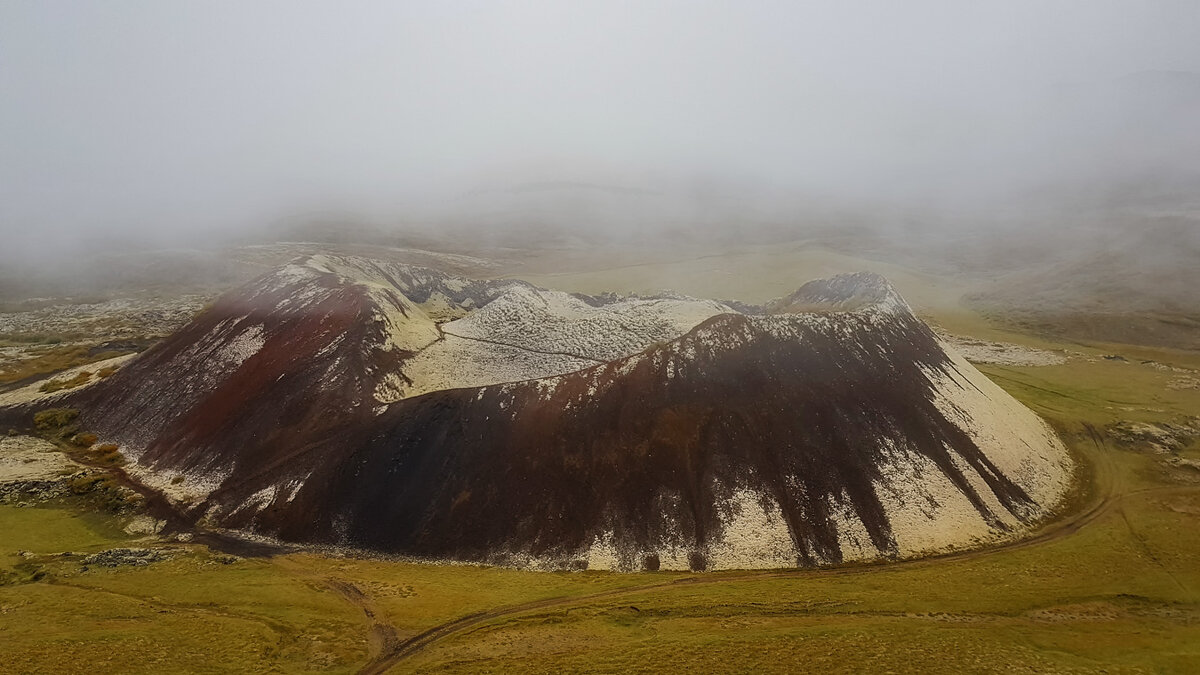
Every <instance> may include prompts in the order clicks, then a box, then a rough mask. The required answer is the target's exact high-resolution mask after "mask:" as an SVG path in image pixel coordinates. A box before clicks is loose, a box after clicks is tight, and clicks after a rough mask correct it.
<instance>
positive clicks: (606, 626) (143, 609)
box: [0, 272, 1200, 673]
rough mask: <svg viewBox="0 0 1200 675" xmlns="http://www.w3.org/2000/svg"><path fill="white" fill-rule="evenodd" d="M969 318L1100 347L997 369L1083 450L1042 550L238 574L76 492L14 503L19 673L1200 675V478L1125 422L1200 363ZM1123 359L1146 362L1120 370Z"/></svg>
mask: <svg viewBox="0 0 1200 675" xmlns="http://www.w3.org/2000/svg"><path fill="white" fill-rule="evenodd" d="M697 274H699V272H697ZM539 281H544V280H539ZM545 283H546V284H547V285H553V284H550V283H549V282H545ZM596 283H599V281H597V282H596ZM748 283H749V282H748ZM787 285H788V286H795V285H796V284H795V283H793V281H791V280H789V281H788V282H787ZM579 289H580V290H586V286H585V285H584V284H583V283H582V282H581V283H580V285H579ZM685 290H690V289H685ZM930 292H932V291H930ZM697 294H700V293H697ZM770 294H778V293H774V291H771V292H770V293H767V294H766V295H770ZM715 295H717V296H718V297H720V296H721V294H715ZM749 299H756V298H749ZM757 299H761V298H757ZM954 316H955V317H957V318H952V319H950V321H952V322H957V323H956V325H957V326H958V328H959V329H960V330H961V329H964V328H965V329H968V331H965V332H969V333H970V334H982V335H984V336H985V337H995V336H1003V337H1006V338H1010V339H1015V340H1019V341H1023V342H1025V343H1027V344H1030V345H1033V346H1059V347H1068V348H1070V349H1072V350H1076V351H1078V352H1080V353H1081V356H1078V357H1076V358H1073V359H1072V360H1070V361H1068V362H1067V363H1066V364H1063V365H1059V366H1043V367H1001V366H981V370H983V371H984V372H985V373H986V374H987V375H989V376H990V377H992V378H993V379H995V380H996V381H997V382H998V383H999V384H1000V385H1001V386H1002V387H1004V388H1005V389H1006V390H1008V391H1009V392H1010V393H1012V394H1013V395H1014V396H1016V397H1017V398H1018V399H1020V400H1021V401H1023V402H1024V403H1026V404H1027V405H1029V406H1030V407H1031V408H1033V409H1034V410H1036V411H1037V412H1039V413H1040V414H1042V415H1043V416H1045V417H1046V418H1047V419H1048V420H1049V421H1050V422H1051V423H1052V424H1054V425H1055V427H1056V428H1058V429H1059V430H1060V432H1061V433H1062V435H1063V437H1064V439H1065V440H1066V441H1067V442H1068V444H1069V446H1070V447H1071V449H1072V451H1073V452H1074V453H1075V454H1076V455H1077V456H1078V457H1079V459H1080V466H1081V470H1080V474H1079V478H1080V481H1079V487H1078V489H1077V491H1076V492H1075V494H1073V495H1072V497H1071V499H1070V500H1069V502H1068V503H1067V504H1065V505H1064V507H1063V509H1062V513H1061V515H1060V517H1059V518H1058V519H1056V520H1055V522H1052V523H1050V524H1048V525H1047V526H1046V529H1045V530H1044V531H1043V532H1041V533H1038V534H1036V535H1035V536H1033V537H1032V538H1031V539H1029V540H1027V541H1024V542H1018V543H1012V544H1006V545H1003V546H1000V547H997V548H995V549H991V550H981V551H973V552H966V553H957V554H953V555H949V556H946V557H942V558H933V559H926V560H916V561H906V562H900V563H892V564H881V565H859V566H849V567H844V568H836V569H827V570H810V571H795V572H786V571H784V572H781V571H772V572H722V573H710V574H685V573H666V572H664V573H642V574H612V573H602V572H576V573H537V572H523V571H516V570H508V569H493V568H483V567H474V566H451V565H424V564H414V563H408V562H396V561H388V560H378V559H356V558H342V557H332V556H325V555H318V554H292V555H286V556H278V557H275V558H263V559H242V560H237V561H235V562H232V563H228V562H227V561H225V560H223V559H222V557H221V556H220V555H218V554H215V553H213V552H210V551H208V550H207V549H205V548H203V547H201V546H196V545H187V544H176V543H167V542H157V541H151V542H150V543H146V542H145V541H141V542H139V541H137V540H135V539H134V538H133V537H131V536H130V535H126V534H124V533H123V532H122V531H121V530H120V528H119V527H118V526H117V524H116V523H114V522H113V521H112V520H111V519H109V518H106V517H104V516H100V515H96V514H90V513H86V512H83V511H81V509H80V507H79V506H78V505H76V504H75V503H73V502H62V503H55V504H46V505H42V506H37V507H31V508H16V507H14V506H0V671H2V672H18V673H20V672H68V673H74V672H79V673H83V672H87V673H164V672H307V671H318V672H357V671H359V670H362V669H364V668H367V669H368V670H369V671H370V672H381V671H384V670H387V669H389V668H390V669H392V671H394V672H438V673H442V672H464V673H466V672H472V673H473V672H534V673H539V672H545V673H557V672H564V671H575V672H647V673H650V672H655V673H657V672H681V671H683V672H686V671H691V672H804V671H817V672H880V673H882V672H921V673H962V672H1036V673H1044V672H1063V673H1073V672H1110V673H1143V672H1144V673H1158V672H1167V673H1195V672H1200V471H1197V470H1195V469H1192V468H1190V467H1187V466H1175V465H1172V464H1171V463H1169V462H1167V461H1166V459H1167V458H1166V457H1164V456H1162V455H1159V454H1155V453H1152V452H1148V451H1146V450H1144V449H1141V448H1137V447H1129V446H1127V445H1123V444H1121V443H1118V442H1116V440H1115V438H1114V437H1112V435H1111V434H1109V433H1106V429H1107V428H1108V427H1109V426H1110V425H1112V424H1114V423H1116V422H1120V421H1146V422H1164V421H1171V420H1175V419H1178V418H1180V417H1181V416H1186V415H1197V414H1200V391H1198V390H1194V389H1193V390H1187V389H1184V390H1176V389H1170V388H1168V386H1167V385H1168V383H1169V381H1170V378H1171V373H1170V372H1168V371H1163V370H1161V369H1156V368H1154V367H1152V366H1151V365H1147V364H1143V363H1141V362H1140V361H1142V360H1148V359H1153V360H1155V361H1157V362H1160V363H1165V364H1172V365H1177V366H1180V367H1188V368H1197V367H1200V356H1197V355H1195V354H1189V353H1182V352H1170V351H1166V350H1150V349H1135V348H1131V347H1127V346H1119V345H1077V344H1072V345H1053V344H1047V342H1046V339H1045V338H1038V337H1031V336H1021V335H1019V334H1013V333H1011V332H1008V331H1003V330H1001V329H998V328H995V327H984V325H983V324H981V323H979V322H978V319H973V318H970V317H968V316H967V315H962V316H959V315H954ZM935 318H937V317H936V316H935ZM972 326H974V327H977V328H981V327H982V328H986V330H984V329H982V328H981V329H980V330H975V331H969V329H971V328H972ZM1112 353H1120V354H1122V355H1123V356H1125V357H1126V358H1127V359H1128V361H1124V362H1122V361H1109V360H1105V359H1102V358H1100V356H1102V355H1104V354H1112ZM1189 452H1190V451H1189ZM1197 454H1200V453H1197ZM131 545H133V546H158V547H165V548H171V549H174V551H175V552H174V554H173V557H172V558H171V559H170V560H167V561H164V562H158V563H153V564H150V565H148V566H145V567H121V568H115V569H109V568H100V567H94V566H93V567H90V568H89V569H87V570H86V571H85V570H83V569H81V568H82V564H81V558H82V554H86V553H91V552H96V551H100V550H104V549H107V548H112V547H117V546H131ZM18 551H25V552H26V554H24V555H18V553H17V552H18ZM63 552H70V553H71V554H72V555H66V556H64V555H62V554H63ZM538 601H541V602H538ZM457 619H463V621H461V622H460V623H458V624H456V625H453V626H448V627H446V628H444V629H442V630H439V631H436V632H435V633H434V634H432V635H430V636H427V637H426V638H423V639H421V640H418V641H417V642H415V643H414V644H413V645H412V646H410V647H409V648H407V649H399V647H400V646H401V645H403V643H404V641H405V640H408V639H409V638H414V637H417V636H419V635H421V634H422V633H423V632H425V631H427V630H430V629H434V628H437V627H438V626H441V625H443V624H447V623H448V622H452V621H455V620H457ZM389 655H390V658H387V657H389ZM389 672H390V671H389Z"/></svg>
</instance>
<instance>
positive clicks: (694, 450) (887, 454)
mask: <svg viewBox="0 0 1200 675" xmlns="http://www.w3.org/2000/svg"><path fill="white" fill-rule="evenodd" d="M737 307H738V309H734V308H733V307H731V306H729V305H727V304H724V303H721V302H716V301H712V300H701V299H695V298H690V297H685V296H681V295H672V294H664V295H657V296H654V297H637V296H628V297H618V296H610V295H606V296H603V297H590V296H585V295H579V294H568V293H563V292H558V291H551V290H546V289H542V288H537V287H535V286H532V285H530V284H527V283H525V282H521V281H516V280H479V279H468V278H464V277H458V276H452V275H449V274H445V273H442V272H439V271H436V270H432V269H427V268H421V267H416V266H411V265H403V264H397V263H388V262H381V261H374V260H369V259H365V258H359V257H351V256H333V255H313V256H308V257H305V258H303V259H300V260H297V261H296V262H294V263H292V264H289V265H287V266H284V267H282V268H280V269H277V270H274V271H272V272H270V273H268V274H266V275H264V276H262V277H260V278H258V279H256V280H255V281H253V282H251V283H249V284H247V285H245V286H243V287H241V288H239V289H236V290H234V291H232V292H229V293H227V294H225V295H224V296H222V297H221V298H220V299H219V300H218V301H217V302H216V303H214V304H213V305H212V306H211V307H209V308H208V309H207V310H206V311H204V312H203V313H201V314H200V315H198V316H197V317H196V318H195V319H194V320H192V321H191V323H189V324H188V325H187V326H185V327H184V328H183V329H181V330H179V331H178V332H176V333H175V334H173V335H171V336H170V337H168V338H167V339H165V340H163V341H162V342H160V343H158V344H157V345H155V346H154V347H153V348H151V349H149V350H148V351H146V352H144V353H143V354H141V355H139V356H137V357H136V358H134V359H133V360H131V361H130V362H128V363H127V364H125V365H124V366H123V367H121V368H120V370H118V371H117V372H116V373H115V374H113V375H112V376H110V377H108V378H107V379H104V380H103V381H101V382H99V383H96V384H94V385H90V386H87V387H86V388H82V389H79V390H73V391H70V392H66V393H61V394H56V395H54V396H50V397H43V398H42V399H41V400H39V401H38V402H37V404H36V405H37V406H38V407H49V406H51V405H53V406H59V407H63V406H68V407H73V408H78V409H79V410H80V411H81V416H80V420H81V423H82V425H83V426H85V427H86V428H87V429H90V430H94V431H95V432H96V433H97V434H99V435H100V437H101V438H103V439H105V440H106V441H112V442H116V443H119V444H120V446H121V448H122V451H123V452H124V453H125V454H126V456H128V457H130V458H131V459H132V460H133V463H132V464H131V465H130V467H128V468H129V470H130V471H131V472H132V473H135V474H136V475H138V476H140V477H141V479H142V480H143V481H145V482H146V483H147V484H149V485H152V486H155V487H156V488H157V489H159V490H161V491H162V492H163V493H165V494H166V495H167V496H169V497H170V498H171V499H173V500H175V501H176V503H178V504H179V505H180V506H181V508H185V509H186V510H187V512H188V514H189V516H190V517H191V518H193V519H195V520H196V521H202V522H203V523H205V524H206V525H207V526H212V527H219V528H227V529H230V530H237V531H242V532H248V533H255V534H257V535H262V536H269V537H274V538H278V539H281V540H284V541H289V542H297V543H303V544H312V545H326V546H339V547H348V548H356V549H366V550H370V551H376V552H384V553H391V554H402V555H408V556H416V557H420V558H423V559H433V560H453V561H465V562H478V563H488V564H503V565H516V566H522V567H530V568H537V569H580V568H588V569H614V570H642V569H649V570H655V569H692V570H706V569H707V570H713V569H730V568H769V567H796V566H817V565H824V564H837V563H843V562H847V561H852V560H869V559H876V558H889V557H893V558H894V557H907V556H913V555H919V554H923V553H929V552H933V551H940V550H946V549H948V548H960V547H966V546H972V545H978V544H980V543H982V542H986V541H990V540H996V539H999V538H1004V537H1010V536H1015V535H1017V534H1019V533H1020V532H1022V531H1023V530H1025V529H1027V528H1028V527H1029V526H1031V525H1032V524H1034V523H1036V522H1037V521H1039V520H1040V519H1042V518H1044V517H1045V516H1046V514H1047V513H1048V512H1049V511H1050V510H1051V509H1053V508H1054V506H1055V505H1056V504H1057V503H1058V502H1059V501H1060V499H1061V498H1062V496H1063V494H1064V492H1065V491H1066V489H1067V487H1068V485H1069V482H1070V478H1071V472H1072V465H1071V463H1070V460H1069V458H1068V455H1067V452H1066V450H1065V448H1064V446H1063V445H1062V443H1061V442H1060V441H1059V439H1058V438H1057V437H1056V436H1055V434H1054V433H1053V432H1052V431H1051V429H1050V428H1049V427H1048V426H1047V425H1046V424H1045V423H1044V422H1043V421H1042V420H1041V419H1040V418H1039V417H1037V416H1036V415H1035V414H1034V413H1033V412H1031V411H1030V410H1028V409H1026V408H1024V407H1023V406H1021V405H1020V404H1019V403H1017V402H1016V401H1015V400H1014V399H1013V398H1011V397H1010V396H1009V395H1008V394H1006V393H1005V392H1004V391H1003V390H1001V389H1000V388H999V387H997V386H996V385H995V384H993V383H992V382H991V381H990V380H988V379H987V378H986V377H985V376H983V375H982V374H981V373H979V372H978V371H977V370H976V369H975V368H974V367H973V366H971V365H970V364H969V363H967V362H966V361H965V360H964V359H963V358H962V357H961V356H959V355H958V354H956V353H955V352H954V350H953V349H951V348H950V347H949V346H947V345H946V344H944V343H942V342H941V341H939V339H938V338H937V336H936V335H935V334H934V333H933V332H932V331H931V330H930V329H929V327H928V326H926V325H925V324H924V323H923V322H922V321H921V320H920V319H918V318H917V317H916V316H915V315H914V313H913V312H912V310H911V309H910V308H909V306H908V305H907V304H906V303H905V302H904V300H903V299H902V298H901V297H900V295H899V294H898V293H897V292H896V291H895V289H894V288H893V287H892V286H891V285H889V283H888V282H887V281H886V280H885V279H883V278H882V277H880V276H877V275H874V274H867V273H859V274H851V275H842V276H837V277H833V278H831V279H824V280H817V281H811V282H808V283H806V284H804V285H803V286H801V287H800V288H799V289H798V290H797V291H796V292H795V293H793V294H792V295H790V296H787V297H784V298H780V299H778V300H775V301H772V302H770V303H767V304H765V305H763V306H761V307H747V306H744V305H741V304H739V305H737Z"/></svg>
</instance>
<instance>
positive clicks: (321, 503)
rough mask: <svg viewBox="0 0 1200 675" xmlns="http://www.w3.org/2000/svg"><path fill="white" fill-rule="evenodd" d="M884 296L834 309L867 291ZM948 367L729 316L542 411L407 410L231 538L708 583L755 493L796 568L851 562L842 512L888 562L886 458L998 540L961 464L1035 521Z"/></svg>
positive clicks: (871, 337) (418, 405)
mask: <svg viewBox="0 0 1200 675" xmlns="http://www.w3.org/2000/svg"><path fill="white" fill-rule="evenodd" d="M852 281H853V280H852ZM878 281H880V280H878V279H877V278H875V277H860V278H859V279H858V280H857V282H855V283H851V284H849V285H848V286H846V288H844V289H843V290H842V291H841V292H842V293H843V294H845V292H846V291H847V290H854V289H857V290H859V291H862V290H864V286H863V284H866V287H865V290H866V291H867V292H869V293H874V292H876V290H877V289H875V288H874V284H876V283H877V282H878ZM838 283H844V280H842V281H841V282H838ZM807 290H808V291H809V293H807V296H808V297H805V295H806V294H805V293H801V295H800V296H799V298H800V299H804V300H805V301H811V302H818V301H819V300H820V297H822V296H826V297H827V296H829V295H830V294H831V293H832V294H837V293H838V292H839V291H838V289H837V288H836V287H831V286H829V285H828V284H826V285H816V286H810V287H807ZM781 327H782V328H781ZM781 333H786V336H784V335H781ZM847 335H852V336H853V338H852V339H847ZM950 367H953V366H952V365H951V364H950V363H949V362H948V361H947V360H946V358H945V355H944V353H943V352H942V350H941V347H940V345H939V344H938V343H937V341H936V339H935V338H934V336H933V335H932V334H931V333H930V331H929V330H928V329H927V328H926V327H925V326H924V325H923V324H922V323H920V322H919V321H918V320H916V319H915V318H914V317H913V316H912V315H911V314H909V313H908V312H907V309H906V308H902V309H897V310H896V311H895V312H894V313H889V314H887V315H886V316H883V317H871V316H862V315H858V314H852V313H835V314H831V315H829V316H827V317H822V319H821V320H815V321H814V320H811V317H782V316H779V317H763V318H752V317H746V316H742V315H723V316H719V317H715V318H713V319H711V320H710V321H708V322H706V323H705V324H703V325H702V326H700V327H698V328H697V329H695V330H694V331H692V332H691V333H689V334H688V335H687V336H685V337H683V338H681V339H680V340H677V341H675V342H672V343H669V344H667V345H665V346H663V347H660V348H658V349H656V350H651V351H648V352H646V353H643V354H640V355H638V356H635V357H632V358H630V359H624V360H621V361H618V362H614V363H611V364H607V365H604V366H598V367H596V368H592V369H589V370H586V371H581V372H579V373H573V374H570V375H566V376H562V377H559V378H552V379H551V381H552V383H553V384H554V387H553V390H552V391H551V392H550V393H548V394H547V393H545V391H546V388H547V387H546V386H545V383H541V385H540V386H539V383H537V382H532V383H523V384H516V385H507V386H494V387H484V388H473V389H459V390H451V391H441V392H435V393H431V394H427V395H424V396H421V397H418V398H415V399H410V400H405V401H401V402H399V403H397V404H394V405H392V406H391V407H390V408H389V409H388V410H387V411H386V412H385V413H384V414H383V415H381V416H379V417H378V418H375V419H373V420H371V421H370V423H369V424H364V425H361V426H359V427H358V428H356V429H354V430H352V432H350V433H342V432H338V433H337V434H333V435H329V436H327V437H325V438H323V439H320V440H318V441H316V442H314V443H313V444H312V445H311V446H310V449H311V453H310V454H309V455H308V456H309V457H311V458H312V459H311V461H312V466H313V467H314V473H313V475H312V476H311V478H309V479H308V480H307V482H305V483H304V485H303V486H302V487H300V488H299V490H298V491H297V492H296V493H295V494H294V496H293V495H290V494H286V495H285V494H283V492H280V493H279V496H277V497H276V499H275V500H274V501H273V502H272V503H271V504H270V505H269V506H268V507H267V508H265V509H264V510H262V511H261V512H259V513H257V514H254V513H253V512H252V511H243V512H241V514H240V515H237V514H235V515H233V516H231V517H230V518H229V519H228V521H227V523H228V524H229V525H232V526H249V525H253V526H254V527H255V528H257V529H259V530H262V531H266V532H271V533H275V534H278V535H279V536H281V537H282V538H284V539H288V540H294V541H309V542H320V543H331V544H348V545H352V546H358V547H363V548H370V549H376V550H383V551H392V552H402V553H409V554H415V555H421V556H435V557H453V558H458V559H467V560H504V559H506V557H505V556H506V555H507V554H528V555H531V556H534V557H537V558H546V559H569V558H570V557H571V556H572V555H575V554H577V553H578V552H579V551H580V550H581V549H585V548H587V546H588V544H589V543H590V542H591V541H593V540H594V539H595V538H596V537H598V536H602V535H603V534H604V533H606V532H612V533H613V539H614V540H615V541H618V542H620V546H622V547H624V548H625V549H626V550H627V551H629V552H636V551H654V550H659V549H661V548H663V547H664V546H670V545H676V546H683V547H686V548H688V549H691V550H693V551H694V552H695V553H694V555H693V565H694V566H696V567H703V566H704V560H703V557H704V556H703V551H704V550H705V548H706V546H707V545H708V544H709V543H710V542H713V541H715V540H716V539H717V538H719V536H720V535H721V530H722V527H723V523H724V522H725V518H724V517H723V515H724V514H722V513H721V512H720V509H719V507H718V505H719V504H720V503H722V501H723V500H727V499H728V498H729V497H730V491H731V489H732V487H733V486H751V487H753V488H755V489H757V490H760V491H761V492H762V493H764V494H766V495H769V496H770V497H771V498H773V500H774V501H776V502H777V503H778V504H779V505H780V507H781V509H782V511H783V514H784V517H785V519H786V520H787V524H788V526H789V529H790V531H791V533H792V536H793V539H794V541H795V543H796V545H797V550H798V551H800V552H801V554H800V558H801V559H800V560H798V561H797V562H798V563H799V564H812V563H815V562H819V561H840V560H841V556H842V553H841V550H840V548H839V545H838V535H837V531H836V528H835V525H834V523H833V522H832V519H831V514H830V513H829V501H830V498H831V497H832V498H836V497H838V496H840V495H843V494H846V495H848V496H849V499H850V501H851V503H852V505H853V509H854V511H855V512H856V514H857V515H858V516H859V518H861V520H862V521H863V523H864V524H865V525H866V527H867V530H868V532H869V535H870V538H871V542H872V543H873V544H874V546H875V547H876V548H877V549H879V550H880V551H882V552H888V551H894V550H895V542H894V540H893V538H892V533H891V530H890V525H889V522H888V519H887V516H886V514H885V513H884V509H883V506H882V505H881V504H880V502H879V500H878V498H877V497H876V494H875V490H874V489H873V487H872V483H873V482H874V481H877V480H879V479H880V477H881V476H880V472H879V465H880V463H881V462H882V461H883V459H884V457H883V454H884V452H885V448H886V447H887V446H888V444H889V443H891V444H894V445H895V446H897V447H906V448H910V449H912V450H914V451H916V452H919V453H921V454H922V455H924V456H926V457H928V458H929V459H930V460H932V461H933V462H934V463H935V464H936V465H937V466H938V467H939V468H940V469H941V471H942V472H943V473H945V474H946V475H947V476H949V477H950V478H951V479H952V480H953V481H954V483H955V485H956V486H957V487H958V489H959V490H961V491H962V492H963V493H964V494H966V495H967V496H968V497H969V498H970V499H971V500H972V502H973V503H974V505H975V507H976V508H977V509H978V510H979V512H980V513H981V514H983V516H984V517H985V518H986V519H988V520H989V521H990V522H992V523H998V522H999V521H998V520H997V519H996V517H995V514H993V513H992V512H991V511H989V509H988V508H987V507H986V506H985V504H984V502H983V500H982V499H981V498H980V496H979V495H978V494H976V492H975V490H974V489H973V488H972V486H971V484H970V483H969V482H968V481H967V479H966V478H965V477H964V476H963V474H962V473H961V471H960V470H959V469H958V468H957V467H956V465H955V463H954V462H953V461H952V459H951V458H950V456H949V452H951V451H952V452H955V453H957V454H958V455H960V456H961V457H963V458H964V459H965V460H966V461H967V462H968V463H969V464H970V465H971V466H972V467H973V468H974V469H975V470H976V471H978V473H979V474H980V475H981V476H983V477H984V478H985V479H986V480H987V482H988V484H989V487H990V488H991V489H992V490H993V492H994V493H995V494H996V495H997V496H998V497H999V498H1000V500H1001V502H1002V503H1003V504H1004V506H1005V507H1007V508H1009V509H1010V510H1011V511H1013V512H1015V513H1022V512H1023V508H1024V507H1025V506H1027V505H1028V497H1027V496H1026V495H1025V493H1024V492H1023V491H1022V490H1021V489H1020V488H1019V487H1017V486H1016V485H1014V484H1013V483H1012V482H1011V481H1009V480H1008V479H1007V478H1004V477H1003V475H1002V474H1001V473H1000V471H999V470H997V469H996V467H995V466H992V465H991V463H990V462H989V460H988V459H987V458H986V457H985V456H984V455H983V453H982V452H980V451H979V449H978V448H977V447H976V446H975V444H974V443H973V441H972V440H971V439H970V438H969V437H968V435H967V434H966V433H965V432H964V431H962V430H961V429H960V428H959V427H957V426H955V425H954V424H953V423H951V422H950V421H948V420H947V419H946V417H945V415H944V414H943V413H942V412H941V411H940V410H939V409H938V408H937V406H936V405H934V402H933V392H932V386H931V383H930V381H929V379H928V378H927V376H926V375H925V374H924V372H923V371H922V368H931V369H945V368H950ZM589 390H592V391H595V393H594V394H592V395H588V393H587V392H588V391H589ZM274 482H275V481H274V479H273V477H271V476H268V475H263V476H260V477H257V479H251V480H248V481H246V482H237V481H231V482H228V483H227V484H226V486H225V487H224V488H222V489H221V490H219V491H217V492H216V493H214V494H213V495H212V497H211V499H212V502H213V503H215V504H219V505H223V506H225V507H226V508H235V507H236V505H238V504H241V503H243V502H244V501H245V500H246V499H247V498H248V497H249V496H250V495H252V494H254V493H256V492H258V491H259V490H261V489H263V488H267V487H269V486H270V485H272V484H274ZM288 497H291V501H287V498H288ZM650 565H651V566H653V563H650Z"/></svg>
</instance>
